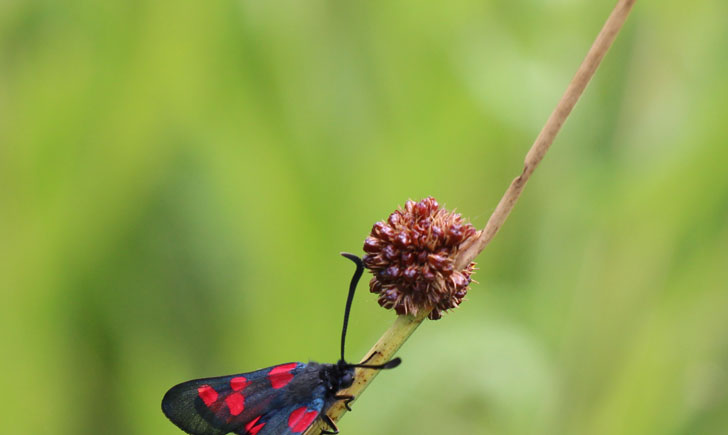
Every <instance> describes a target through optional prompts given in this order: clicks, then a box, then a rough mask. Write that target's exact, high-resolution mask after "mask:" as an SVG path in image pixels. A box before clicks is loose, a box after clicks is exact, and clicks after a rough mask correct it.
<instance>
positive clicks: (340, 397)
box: [334, 394, 355, 411]
mask: <svg viewBox="0 0 728 435" xmlns="http://www.w3.org/2000/svg"><path fill="white" fill-rule="evenodd" d="M334 399H336V400H343V401H344V406H346V410H347V411H351V406H349V404H350V403H351V402H353V401H354V399H355V397H354V396H352V395H351V394H341V395H338V394H337V395H336V396H334Z"/></svg>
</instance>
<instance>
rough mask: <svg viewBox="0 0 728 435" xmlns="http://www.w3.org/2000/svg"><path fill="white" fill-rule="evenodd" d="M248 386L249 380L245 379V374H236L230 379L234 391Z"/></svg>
mask: <svg viewBox="0 0 728 435" xmlns="http://www.w3.org/2000/svg"><path fill="white" fill-rule="evenodd" d="M247 386H248V380H247V379H245V378H244V377H243V376H236V377H234V378H232V379H230V388H232V389H233V391H240V390H242V389H243V388H245V387H247Z"/></svg>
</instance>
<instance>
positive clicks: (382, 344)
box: [306, 0, 636, 435]
mask: <svg viewBox="0 0 728 435" xmlns="http://www.w3.org/2000/svg"><path fill="white" fill-rule="evenodd" d="M635 1H636V0H619V1H618V2H617V5H616V6H615V7H614V9H613V10H612V13H611V14H610V15H609V18H608V19H607V21H606V23H604V26H603V27H602V30H601V31H600V32H599V35H598V36H597V38H596V40H595V41H594V44H592V46H591V48H590V49H589V52H588V53H587V55H586V58H585V59H584V61H583V62H582V63H581V65H580V66H579V69H578V70H577V71H576V74H575V75H574V78H573V79H572V80H571V82H570V83H569V86H568V88H566V92H564V95H563V96H562V97H561V100H560V101H559V103H558V104H557V105H556V108H554V111H553V112H551V116H549V119H548V120H547V121H546V124H545V125H544V127H543V129H542V130H541V133H539V135H538V137H537V138H536V140H535V141H534V143H533V145H532V146H531V149H530V150H529V151H528V154H526V159H525V161H524V166H523V172H522V173H521V175H519V176H518V177H516V178H515V179H514V180H513V182H511V185H510V186H508V189H507V190H506V192H505V194H503V197H502V198H501V200H500V202H499V203H498V206H497V207H496V208H495V211H494V212H493V214H491V216H490V219H488V223H486V225H485V228H484V229H483V230H482V231H480V232H479V233H478V235H477V237H476V238H475V239H474V240H471V241H468V242H466V246H462V248H461V251H460V253H459V254H458V257H457V260H456V262H455V268H456V269H457V270H462V268H463V267H464V266H465V265H467V264H469V263H470V262H471V261H473V260H475V257H477V256H478V254H480V253H481V252H482V251H483V249H484V248H485V247H486V246H487V245H488V243H489V242H490V241H491V240H493V237H495V235H496V233H498V230H499V229H500V227H501V226H502V225H503V223H504V222H505V221H506V219H507V218H508V215H509V214H510V213H511V210H512V209H513V206H514V205H515V204H516V202H517V201H518V198H519V197H520V196H521V192H522V191H523V188H524V187H525V185H526V182H527V181H528V179H529V178H530V177H531V174H533V171H534V170H535V169H536V166H538V164H539V163H540V162H541V160H542V159H543V157H544V155H545V154H546V151H548V149H549V147H551V144H552V143H553V142H554V139H555V138H556V135H557V134H558V132H559V130H560V129H561V126H562V125H564V122H565V121H566V118H567V117H568V116H569V114H570V113H571V110H572V109H573V108H574V105H575V104H576V102H577V101H578V100H579V97H580V96H581V94H582V93H583V92H584V89H585V88H586V85H587V84H588V83H589V80H591V78H592V76H593V75H594V73H595V72H596V70H597V68H598V67H599V63H600V62H601V61H602V59H603V58H604V55H605V54H606V53H607V50H609V47H610V46H611V45H612V43H613V42H614V39H615V38H616V37H617V34H618V33H619V31H620V29H621V28H622V25H623V24H624V22H625V20H626V19H627V16H628V15H629V13H630V11H631V10H632V6H634V3H635ZM464 245H465V244H464ZM428 314H429V313H428V312H424V311H423V312H421V313H420V314H419V315H418V316H417V317H414V316H398V317H397V319H396V320H395V321H394V324H392V326H391V327H390V328H389V329H388V330H387V331H386V332H385V333H384V335H382V337H381V338H380V339H379V341H377V343H376V344H375V345H374V346H373V347H372V348H371V349H370V350H369V352H367V354H366V355H365V357H364V358H363V359H362V361H364V360H367V359H368V362H367V363H368V364H382V363H384V362H387V361H389V360H390V359H392V357H393V356H394V354H395V353H396V352H397V350H399V348H400V347H401V346H402V345H403V344H404V342H405V341H406V340H407V338H409V336H410V335H411V334H412V333H413V332H414V331H415V329H417V327H418V326H419V325H420V324H421V323H422V321H423V320H424V319H426V318H427V315H428ZM372 354H374V356H372V357H371V358H370V356H371V355H372ZM378 373H379V370H369V369H357V370H356V378H355V380H354V384H353V385H352V386H351V387H350V388H348V389H347V390H344V391H341V392H340V394H350V395H353V396H355V397H358V396H359V395H361V393H362V392H363V391H364V389H366V387H367V386H368V385H369V383H370V382H371V381H372V380H373V379H374V378H375V377H376V376H377V374H378ZM345 412H346V408H345V407H344V404H343V402H342V401H339V402H337V403H335V404H334V405H333V406H332V407H331V408H330V409H329V410H328V415H329V417H331V419H332V420H333V421H338V420H339V419H340V418H341V416H342V415H344V413H345ZM322 429H328V428H327V427H326V424H325V423H323V421H322V420H321V419H318V420H317V421H316V422H315V423H314V424H313V425H311V427H310V428H309V429H308V430H307V431H306V435H319V434H320V433H321V430H322Z"/></svg>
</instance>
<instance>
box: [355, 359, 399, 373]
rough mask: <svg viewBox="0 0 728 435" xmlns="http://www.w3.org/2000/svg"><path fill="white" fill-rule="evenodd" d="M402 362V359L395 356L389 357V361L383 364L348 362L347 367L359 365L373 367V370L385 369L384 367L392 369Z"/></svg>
mask: <svg viewBox="0 0 728 435" xmlns="http://www.w3.org/2000/svg"><path fill="white" fill-rule="evenodd" d="M401 362H402V359H401V358H399V357H397V358H394V359H390V360H389V361H387V362H385V363H384V364H372V365H369V364H348V367H359V368H362V369H374V370H386V369H393V368H395V367H397V366H398V365H399V364H400V363H401Z"/></svg>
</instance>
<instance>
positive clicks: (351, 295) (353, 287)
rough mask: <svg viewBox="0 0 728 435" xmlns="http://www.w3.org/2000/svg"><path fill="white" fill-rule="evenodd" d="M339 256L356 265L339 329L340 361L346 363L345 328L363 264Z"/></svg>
mask: <svg viewBox="0 0 728 435" xmlns="http://www.w3.org/2000/svg"><path fill="white" fill-rule="evenodd" d="M341 255H342V256H344V257H346V258H348V259H349V260H351V261H353V262H354V263H355V264H356V271H355V272H354V276H352V277H351V284H349V296H347V297H346V308H344V327H343V328H341V361H346V360H345V359H344V344H345V343H346V328H347V326H348V325H349V311H350V310H351V303H352V301H353V300H354V291H355V290H356V285H357V284H359V278H361V275H362V274H363V273H364V263H363V262H362V260H361V258H359V257H357V256H356V255H354V254H349V253H348V252H342V253H341Z"/></svg>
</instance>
